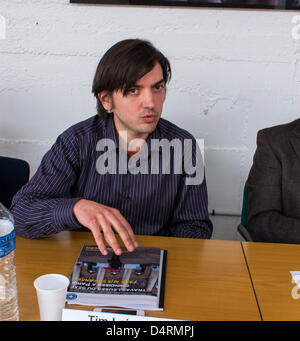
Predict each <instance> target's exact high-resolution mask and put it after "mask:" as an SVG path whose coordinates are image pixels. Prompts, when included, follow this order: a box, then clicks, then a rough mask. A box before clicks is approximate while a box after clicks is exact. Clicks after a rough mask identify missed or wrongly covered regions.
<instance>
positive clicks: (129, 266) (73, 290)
mask: <svg viewBox="0 0 300 341" xmlns="http://www.w3.org/2000/svg"><path fill="white" fill-rule="evenodd" d="M108 251H109V253H108V255H106V256H103V255H102V254H101V252H100V251H99V250H98V247H97V246H95V245H85V246H83V248H82V250H81V253H80V255H79V257H78V259H77V262H76V264H75V266H74V269H73V272H72V274H71V276H70V285H69V287H68V293H67V302H68V304H82V305H93V306H119V307H127V308H132V309H146V310H163V304H164V288H165V274H166V257H167V251H166V250H161V249H159V248H152V247H139V248H137V249H135V250H134V251H133V252H128V251H126V249H125V248H123V249H122V255H121V256H117V255H115V254H114V252H113V251H112V249H110V248H108Z"/></svg>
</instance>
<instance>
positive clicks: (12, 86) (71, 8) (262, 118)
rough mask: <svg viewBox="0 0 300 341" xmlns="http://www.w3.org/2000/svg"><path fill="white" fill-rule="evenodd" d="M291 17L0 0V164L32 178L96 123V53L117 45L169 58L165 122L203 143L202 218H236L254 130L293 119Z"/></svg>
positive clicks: (295, 47)
mask: <svg viewBox="0 0 300 341" xmlns="http://www.w3.org/2000/svg"><path fill="white" fill-rule="evenodd" d="M296 14H297V12H294V11H268V10H228V9H205V8H179V7H177V8H176V7H145V6H137V7H135V6H105V5H70V4H69V2H68V0H0V16H3V17H4V18H5V21H6V39H5V40H3V39H1V40H0V154H2V155H11V156H16V157H23V158H25V159H27V160H28V161H29V162H30V164H31V168H32V173H33V172H34V171H35V170H36V168H37V166H38V164H39V162H40V160H41V157H42V155H43V154H44V153H45V152H46V151H47V149H48V148H49V147H50V146H51V144H52V143H53V141H54V140H55V138H56V137H57V135H58V134H59V133H60V132H62V131H63V130H64V129H66V128H67V127H69V126H70V125H72V124H73V123H76V122H78V121H80V120H82V119H85V118H87V117H89V116H91V115H94V114H95V112H96V111H95V100H94V98H93V96H92V94H91V83H92V79H93V75H94V72H95V68H96V66H97V63H98V61H99V59H100V57H101V56H102V54H103V53H104V52H105V51H106V50H107V49H108V48H109V47H110V46H111V45H112V44H114V43H115V42H117V41H119V40H121V39H126V38H136V37H138V38H144V39H148V40H150V41H152V42H153V43H154V45H155V46H157V47H158V48H159V49H161V50H162V51H163V52H164V53H165V54H166V55H167V56H168V57H169V59H170V61H171V64H172V67H173V79H172V81H171V83H170V85H169V89H168V94H167V100H166V103H165V108H164V117H165V118H167V119H169V120H171V121H173V122H174V123H176V124H178V125H180V126H182V127H184V128H185V129H187V130H189V131H190V132H191V133H193V134H194V136H195V137H197V138H205V158H206V174H207V181H208V192H209V208H210V210H212V209H214V210H215V211H216V212H217V213H227V214H238V213H239V212H240V207H241V196H242V189H243V184H244V181H245V179H246V177H247V174H248V171H249V168H250V166H251V162H252V156H253V153H254V150H255V138H256V132H257V130H258V129H260V128H263V127H266V126H271V125H274V124H279V123H283V122H288V121H291V120H293V119H295V118H297V117H298V116H299V113H298V111H299V107H300V106H299V104H300V100H299V98H300V96H299V90H300V89H299V86H300V84H299V82H300V69H299V61H300V45H299V40H298V41H297V40H293V39H292V36H291V30H292V28H293V24H292V23H291V20H292V17H293V16H295V15H296Z"/></svg>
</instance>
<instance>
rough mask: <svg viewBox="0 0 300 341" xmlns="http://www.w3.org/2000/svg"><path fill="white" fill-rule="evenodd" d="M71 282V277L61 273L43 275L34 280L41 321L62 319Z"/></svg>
mask: <svg viewBox="0 0 300 341" xmlns="http://www.w3.org/2000/svg"><path fill="white" fill-rule="evenodd" d="M69 283H70V281H69V279H68V278H67V277H66V276H64V275H60V274H47V275H43V276H40V277H38V278H37V279H36V280H35V281H34V283H33V285H34V287H35V288H36V294H37V298H38V303H39V309H40V320H41V321H61V318H62V310H63V308H64V307H65V302H66V294H67V288H68V285H69Z"/></svg>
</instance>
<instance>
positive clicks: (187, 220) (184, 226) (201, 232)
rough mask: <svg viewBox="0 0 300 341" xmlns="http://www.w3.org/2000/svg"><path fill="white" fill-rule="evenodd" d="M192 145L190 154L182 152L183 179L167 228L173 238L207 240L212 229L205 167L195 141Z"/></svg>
mask: <svg viewBox="0 0 300 341" xmlns="http://www.w3.org/2000/svg"><path fill="white" fill-rule="evenodd" d="M192 141H193V147H192V153H189V151H188V150H186V151H185V152H184V160H185V164H184V167H183V168H184V176H183V177H182V183H181V186H180V189H179V191H178V193H177V198H176V202H175V207H174V213H173V216H172V220H171V222H170V225H169V226H170V231H171V235H173V236H175V237H182V238H210V237H211V235H212V231H213V225H212V222H211V221H210V219H209V215H208V199H207V186H206V180H205V174H204V163H203V158H202V155H201V152H200V148H199V146H198V144H197V142H196V140H194V139H193V140H192ZM189 155H190V156H191V157H190V158H189Z"/></svg>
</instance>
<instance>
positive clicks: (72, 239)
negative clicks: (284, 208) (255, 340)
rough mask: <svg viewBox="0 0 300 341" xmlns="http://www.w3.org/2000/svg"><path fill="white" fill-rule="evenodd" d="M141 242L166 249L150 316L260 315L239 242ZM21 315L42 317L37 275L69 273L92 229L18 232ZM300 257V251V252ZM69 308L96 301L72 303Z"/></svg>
mask: <svg viewBox="0 0 300 341" xmlns="http://www.w3.org/2000/svg"><path fill="white" fill-rule="evenodd" d="M137 239H138V242H139V246H153V247H160V248H162V249H166V250H168V260H167V276H166V288H165V307H164V311H163V312H158V311H148V312H146V314H147V315H149V316H156V317H164V318H175V319H184V320H195V321H197V320H198V321H200V320H203V321H205V320H223V321H224V320H260V314H259V310H258V307H257V303H256V300H255V295H254V292H253V289H252V285H251V281H250V277H249V273H248V269H247V266H246V262H245V259H244V255H243V251H242V247H241V243H240V242H235V241H218V240H199V239H187V238H168V237H149V236H137ZM16 242H17V246H16V258H15V261H16V266H17V281H18V297H19V309H20V320H31V321H36V320H39V311H38V304H37V299H36V293H35V289H34V287H33V281H34V279H35V278H36V277H38V276H40V275H42V274H45V273H61V274H64V275H66V276H69V275H70V274H71V272H72V269H73V266H74V263H75V261H76V259H77V257H78V255H79V253H80V250H81V248H82V246H83V245H84V244H92V245H94V244H95V242H94V239H93V236H92V234H91V233H89V232H62V233H59V234H57V235H55V236H52V237H49V238H43V239H35V240H30V239H24V238H21V237H17V240H16ZM299 260H300V257H299ZM68 308H79V309H90V310H92V309H93V308H92V307H84V306H74V305H69V306H68Z"/></svg>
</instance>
